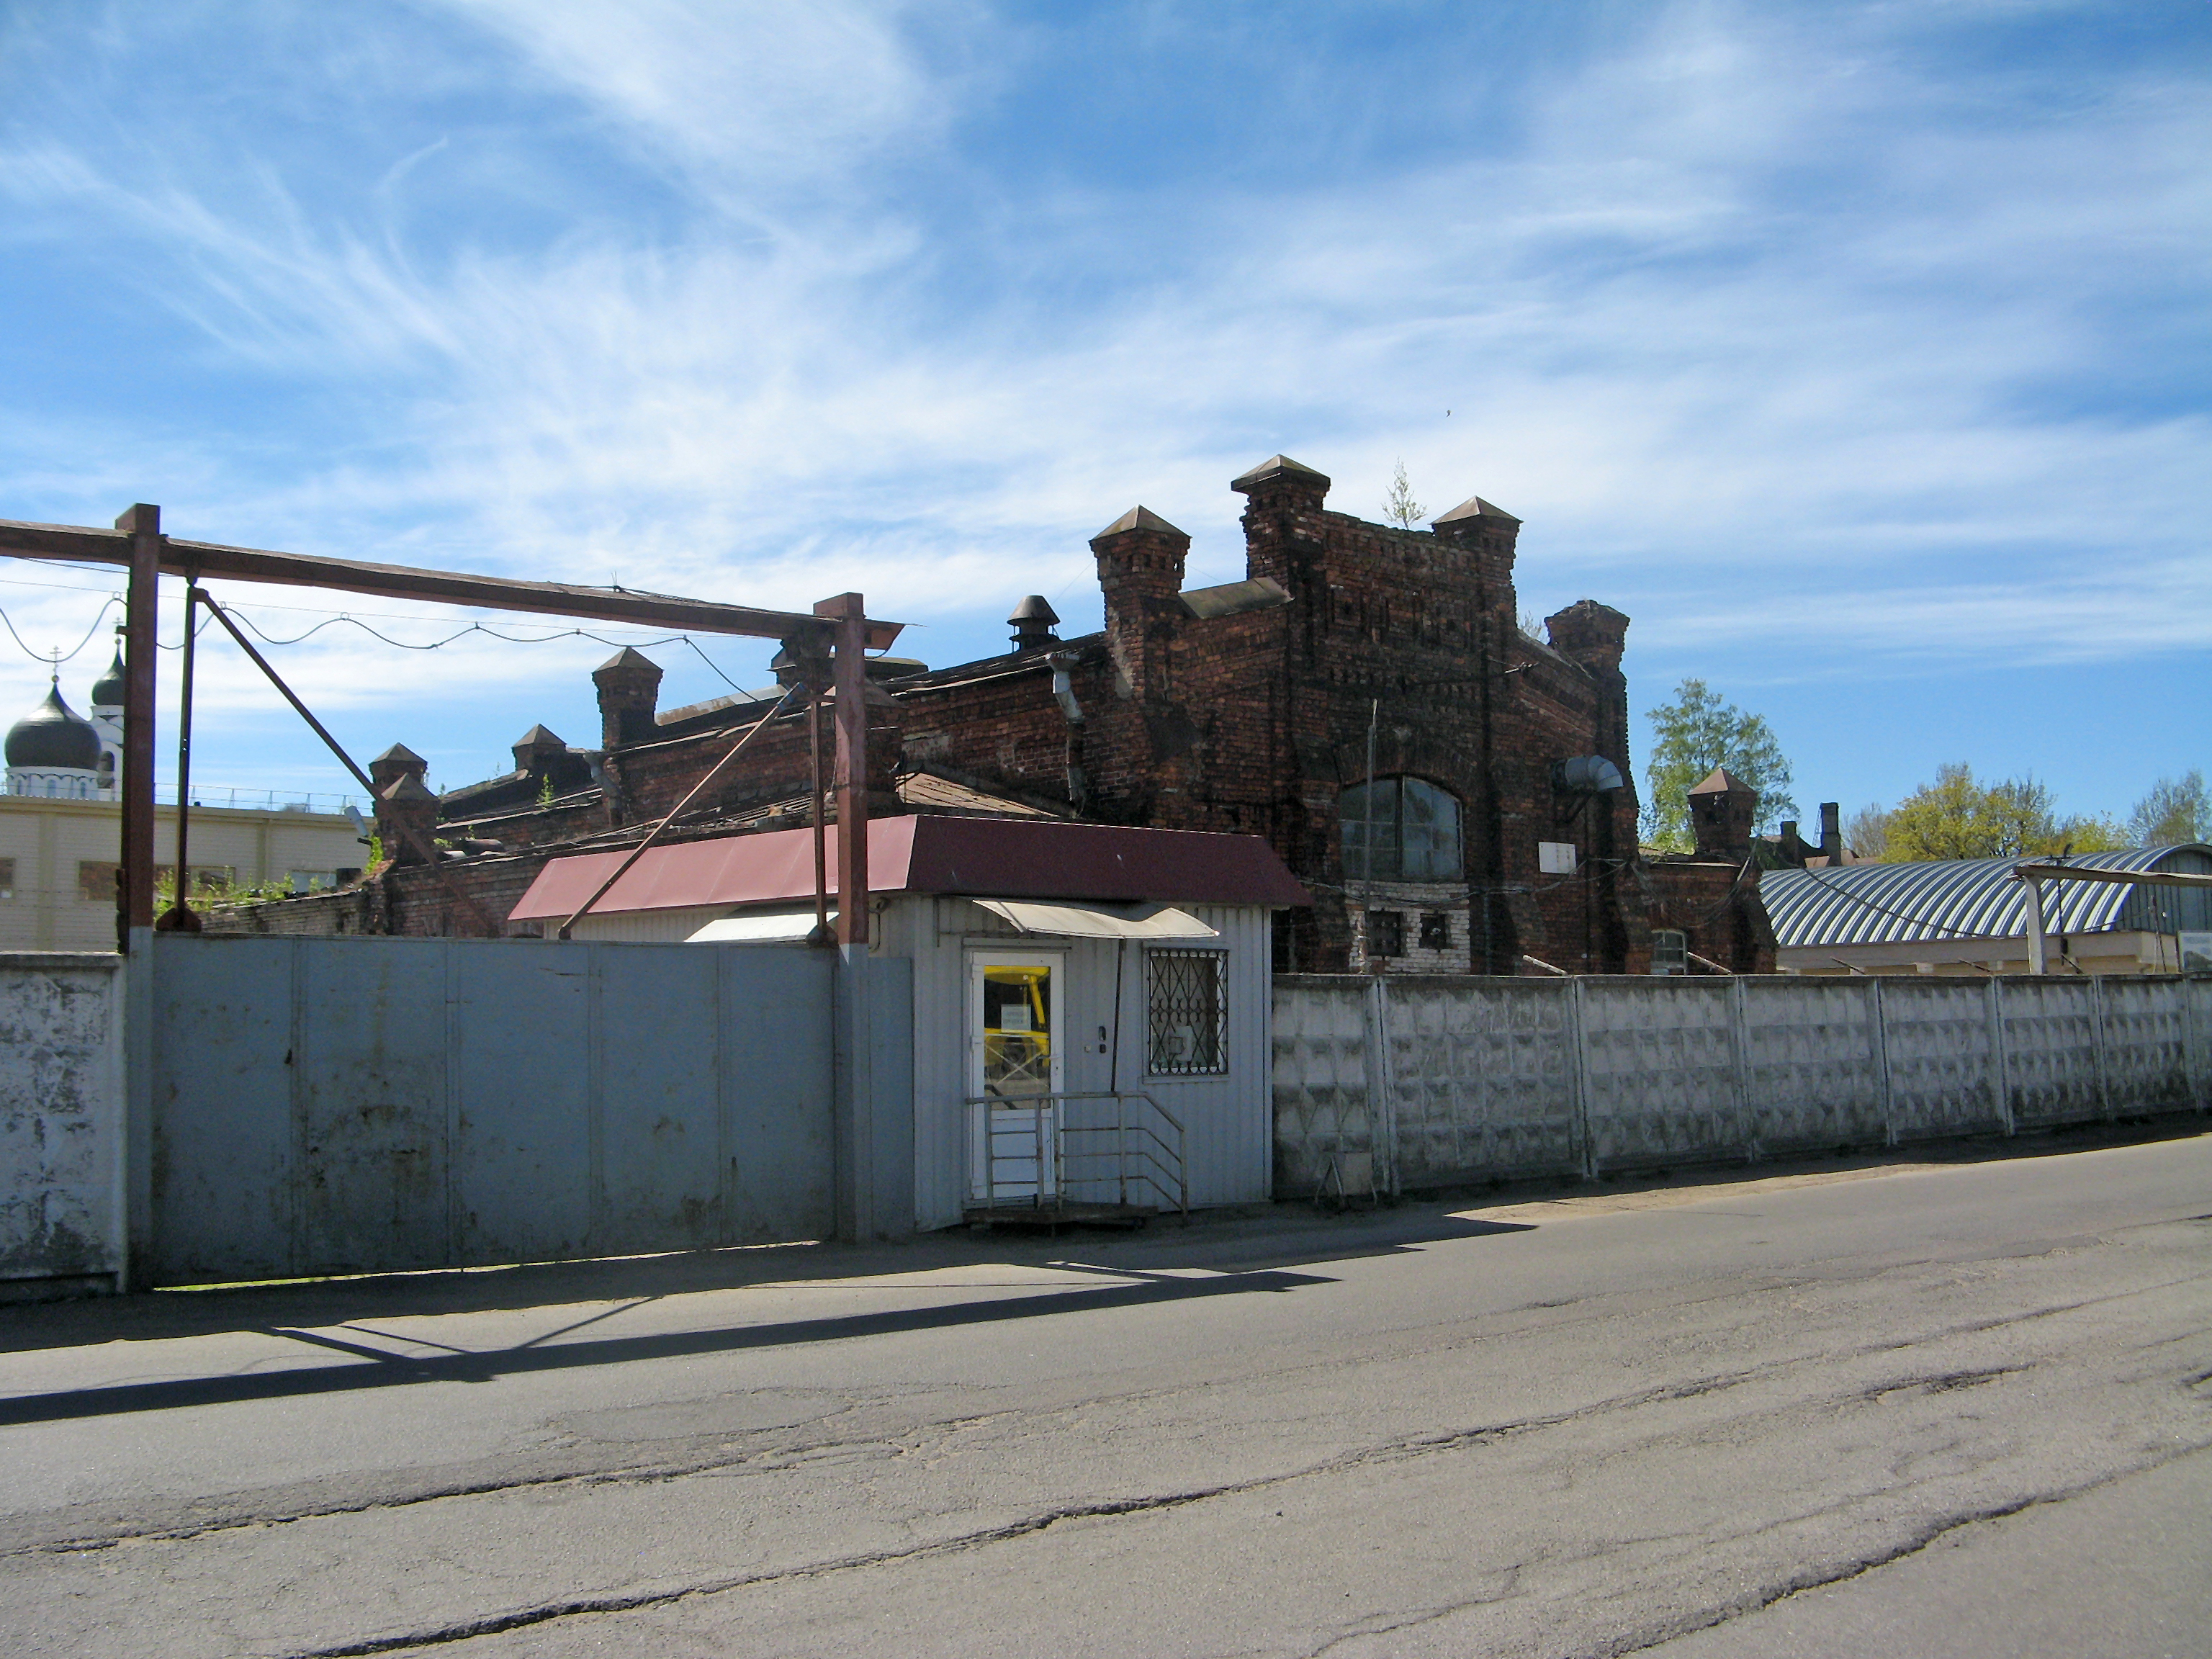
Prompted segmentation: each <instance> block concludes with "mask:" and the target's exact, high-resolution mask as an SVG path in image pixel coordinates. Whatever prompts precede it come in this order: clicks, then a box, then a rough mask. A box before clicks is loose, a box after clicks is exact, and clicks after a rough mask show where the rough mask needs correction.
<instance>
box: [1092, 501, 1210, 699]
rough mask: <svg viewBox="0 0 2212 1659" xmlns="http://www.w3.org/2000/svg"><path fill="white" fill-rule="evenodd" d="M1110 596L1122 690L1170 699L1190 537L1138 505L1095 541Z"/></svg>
mask: <svg viewBox="0 0 2212 1659" xmlns="http://www.w3.org/2000/svg"><path fill="white" fill-rule="evenodd" d="M1091 551H1092V552H1093V553H1095V554H1097V556H1098V586H1100V587H1101V588H1102V589H1103V590H1104V592H1105V594H1106V648H1107V650H1108V651H1109V653H1112V656H1113V659H1114V667H1115V678H1116V680H1117V681H1118V683H1119V685H1118V689H1120V690H1121V693H1122V695H1123V696H1131V697H1137V698H1139V699H1142V698H1149V697H1161V696H1166V695H1167V690H1168V688H1167V684H1166V674H1167V645H1168V639H1169V636H1170V635H1171V634H1172V633H1173V631H1174V627H1175V619H1176V617H1178V616H1180V615H1182V614H1185V613H1184V612H1183V610H1182V601H1181V599H1179V598H1178V596H1179V595H1180V594H1181V593H1182V570H1183V561H1184V560H1185V559H1186V558H1187V557H1188V556H1189V554H1190V538H1189V537H1188V536H1186V535H1184V534H1183V532H1182V531H1180V530H1177V529H1176V527H1175V526H1173V525H1171V524H1170V523H1169V522H1168V521H1167V520H1165V519H1163V518H1162V517H1160V515H1159V514H1158V513H1154V512H1153V511H1152V509H1151V508H1149V507H1131V508H1130V509H1129V510H1128V511H1127V513H1123V514H1122V515H1121V517H1120V518H1118V519H1116V520H1114V522H1113V523H1111V524H1109V525H1108V526H1106V527H1105V529H1103V530H1102V531H1100V532H1098V533H1097V535H1096V536H1093V537H1092V538H1091Z"/></svg>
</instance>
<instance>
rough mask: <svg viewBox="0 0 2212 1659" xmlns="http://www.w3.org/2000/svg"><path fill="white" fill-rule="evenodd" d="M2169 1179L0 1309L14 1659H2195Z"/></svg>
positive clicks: (2182, 1251) (1932, 1178) (1848, 1188)
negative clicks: (1842, 1658) (731, 1658)
mask: <svg viewBox="0 0 2212 1659" xmlns="http://www.w3.org/2000/svg"><path fill="white" fill-rule="evenodd" d="M2208 1515H2212V1136H2197V1137H2194V1138H2191V1139H2175V1140H2165V1141H2160V1142H2155V1143H2152V1144H2147V1145H2141V1146H2113V1147H2106V1148H2102V1149H2100V1150H2093V1151H2078V1152H2064V1153H2052V1154H2048V1155H2043V1156H2034V1157H2021V1158H2008V1159H2002V1160H1991V1161H1984V1162H1977V1163H1971V1164H1946V1165H1935V1166H1903V1165H1900V1166H1893V1167H1890V1168H1888V1169H1885V1170H1866V1169H1858V1170H1828V1171H1823V1172H1812V1173H1802V1172H1801V1173H1795V1174H1791V1173H1784V1174H1780V1175H1777V1174H1774V1173H1772V1172H1771V1170H1759V1171H1753V1172H1749V1173H1748V1174H1747V1176H1746V1177H1745V1178H1742V1179H1738V1180H1723V1179H1719V1178H1716V1177H1707V1178H1706V1184H1705V1185H1702V1186H1696V1187H1675V1188H1668V1189H1665V1190H1660V1191H1651V1192H1611V1191H1606V1190H1602V1189H1601V1190H1597V1191H1595V1192H1588V1193H1583V1194H1567V1195H1562V1196H1561V1197H1559V1198H1558V1199H1557V1200H1535V1201H1527V1202H1519V1203H1513V1204H1509V1205H1503V1206H1486V1207H1479V1208H1472V1209H1470V1208H1463V1207H1462V1208H1451V1207H1448V1206H1437V1205H1429V1206H1406V1207H1404V1208H1402V1209H1400V1210H1398V1211H1395V1212H1387V1213H1385V1214H1383V1215H1379V1216H1371V1217H1367V1216H1363V1217H1351V1218H1313V1217H1309V1216H1304V1215H1301V1214H1300V1213H1298V1212H1295V1211H1290V1210H1285V1211H1284V1212H1279V1213H1276V1214H1274V1215H1271V1216H1264V1217H1256V1218H1241V1219H1236V1220H1230V1221H1224V1222H1217V1223H1211V1224H1208V1225H1201V1226H1198V1227H1194V1228H1192V1229H1190V1230H1188V1231H1181V1230H1176V1229H1173V1228H1159V1229H1156V1230H1155V1231H1152V1232H1150V1233H1146V1234H1142V1235H1138V1236H1133V1237H1109V1236H1097V1235H1087V1236H1082V1237H1063V1238H1061V1239H1060V1240H1057V1241H1052V1240H1046V1239H1036V1240H1032V1241H1024V1240H1018V1239H1017V1240H1011V1241H1010V1240H1006V1239H1004V1238H1000V1239H993V1240H969V1239H966V1238H959V1239H950V1240H939V1241H929V1242H926V1243H922V1244H921V1245H918V1246H915V1247H913V1248H911V1249H905V1250H901V1251H890V1250H875V1251H861V1250H851V1249H834V1248H821V1247H792V1248H785V1249H759V1250H750V1251H735V1252H723V1253H717V1254H715V1255H710V1256H705V1257H684V1258H670V1259H663V1260H659V1261H635V1262H623V1263H605V1264H593V1265H591V1266H585V1267H544V1268H523V1269H509V1270H501V1271H498V1272H486V1273H463V1274H440V1275H425V1276H421V1277H416V1278H404V1279H382V1280H376V1281H357V1282H352V1283H328V1284H320V1285H301V1286H290V1287H276V1288H266V1289H259V1290H254V1291H225V1292H192V1293H175V1292H170V1293H163V1294H161V1295H157V1296H152V1297H136V1298H131V1299H129V1300H127V1301H124V1302H118V1303H110V1304H65V1305H49V1306H42V1307H31V1308H21V1307H19V1308H12V1309H7V1310H0V1651H4V1652H5V1653H6V1654H9V1655H10V1656H15V1655H28V1654H57V1655H61V1654H66V1655H70V1656H73V1659H76V1656H82V1659H102V1656H111V1655H131V1656H138V1655H155V1654H158V1655H161V1656H164V1659H193V1656H200V1655H216V1656H226V1659H228V1656H235V1655H309V1654H314V1655H337V1654H360V1653H375V1652H404V1651H410V1650H415V1649H416V1648H418V1647H420V1648H435V1649H437V1650H441V1651H444V1650H459V1651H462V1652H465V1653H466V1654H468V1655H469V1656H471V1659H477V1656H491V1655H499V1656H511V1655H524V1654H527V1655H562V1656H567V1655H580V1654H626V1655H628V1654H635V1655H661V1654H667V1655H684V1656H689V1655H708V1654H714V1655H732V1654H760V1655H775V1656H810V1655H832V1654H836V1655H848V1654H884V1655H892V1654H896V1655H908V1654H918V1655H936V1654H944V1655H960V1656H963V1659H976V1656H988V1655H1039V1654H1053V1655H1054V1656H1078V1655H1091V1654H1097V1655H1114V1656H1123V1659H1126V1656H1132V1655H1156V1654H1194V1655H1198V1654H1202V1655H1239V1656H1261V1655H1267V1656H1273V1655H1285V1656H1289V1655H1300V1656H1303V1655H1314V1654H1324V1653H1326V1654H1329V1655H1333V1656H1339V1659H1350V1656H1374V1655H1422V1654H1437V1655H1446V1654H1449V1655H1455V1656H1462V1655H1488V1654H1511V1655H1547V1656H1550V1655H1558V1656H1585V1655H1613V1654H1622V1653H1629V1652H1636V1651H1641V1650H1658V1651H1659V1652H1660V1653H1662V1654H1663V1655H1664V1656H1665V1659H1735V1656H1743V1655H1752V1654H1758V1655H1761V1656H1768V1655H1783V1656H1796V1655H1806V1656H1811V1655H1839V1654H1872V1653H1881V1654H1906V1655H1910V1654H1917V1653H1936V1652H1942V1653H1945V1654H1948V1655H1960V1656H1981V1655H1992V1656H1994V1655H1999V1654H2003V1655H2033V1654H2045V1653H2048V1654H2063V1655H2066V1656H2069V1659H2100V1656H2128V1659H2135V1656H2154V1655H2172V1656H2184V1655H2186V1656H2206V1655H2212V1521H2208V1520H2207V1519H2206V1517H2207V1516H2208Z"/></svg>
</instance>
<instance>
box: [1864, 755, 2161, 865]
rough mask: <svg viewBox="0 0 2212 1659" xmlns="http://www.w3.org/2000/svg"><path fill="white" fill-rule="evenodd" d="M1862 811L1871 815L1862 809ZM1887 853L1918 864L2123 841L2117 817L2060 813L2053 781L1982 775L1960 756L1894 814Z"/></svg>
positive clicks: (2093, 848)
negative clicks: (1995, 779)
mask: <svg viewBox="0 0 2212 1659" xmlns="http://www.w3.org/2000/svg"><path fill="white" fill-rule="evenodd" d="M1861 816H1862V817H1863V816H1864V815H1863V814H1862V815H1861ZM1884 828H1885V829H1886V832H1887V833H1886V836H1885V838H1884V846H1883V849H1882V851H1881V854H1878V855H1875V854H1868V853H1866V852H1865V851H1864V850H1863V849H1860V855H1861V856H1862V857H1867V856H1880V857H1881V858H1883V859H1887V860H1891V861H1893V862H1895V863H1900V864H1911V863H1919V862H1924V861H1928V860H1938V859H1996V858H2021V857H2024V856H2026V855H2027V854H2032V853H2033V854H2045V853H2067V852H2072V853H2101V852H2106V851H2109V850H2110V849H2112V848H2116V847H2120V846H2123V845H2124V844H2125V843H2124V837H2123V835H2122V832H2121V829H2120V826H2119V825H2118V824H2117V823H2113V822H2112V820H2111V819H2110V818H2104V817H2085V816H2081V815H2078V814H2077V815H2075V816H2071V817H2059V816H2058V814H2057V811H2056V810H2055V809H2054V808H2053V806H2052V804H2051V790H2050V787H2049V786H2048V785H2045V784H2042V783H2039V782H2037V781H2035V779H2033V777H2023V778H2008V779H2006V780H2005V781H2002V782H2001V783H1993V784H1984V783H1981V782H1978V781H1976V779H1975V777H1974V772H1973V769H1972V767H1970V766H1967V765H1966V764H1965V763H1959V764H1956V765H1951V766H1939V767H1937V768H1936V781H1934V782H1933V783H1926V784H1923V785H1922V786H1921V787H1919V788H1917V789H1916V790H1914V791H1913V792H1912V793H1911V794H1909V795H1907V796H1906V797H1905V799H1903V800H1901V801H1899V802H1898V804H1897V805H1896V806H1895V807H1893V809H1891V811H1889V813H1888V814H1887V823H1886V824H1885V826H1884Z"/></svg>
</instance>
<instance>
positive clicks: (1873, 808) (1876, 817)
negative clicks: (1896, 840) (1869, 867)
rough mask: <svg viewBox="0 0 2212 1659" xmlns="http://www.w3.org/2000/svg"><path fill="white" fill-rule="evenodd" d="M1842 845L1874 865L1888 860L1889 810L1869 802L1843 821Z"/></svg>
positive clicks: (1874, 802) (1879, 804)
mask: <svg viewBox="0 0 2212 1659" xmlns="http://www.w3.org/2000/svg"><path fill="white" fill-rule="evenodd" d="M1844 847H1845V848H1848V849H1850V852H1852V853H1853V854H1857V856H1858V857H1859V858H1862V859H1864V860H1869V861H1870V862H1872V863H1875V864H1883V863H1887V861H1888V860H1889V808H1887V806H1884V805H1882V804H1881V802H1880V801H1878V800H1877V801H1869V802H1868V803H1867V804H1866V805H1864V806H1862V807H1860V808H1859V810H1858V811H1856V812H1854V813H1852V814H1851V815H1850V817H1847V818H1845V819H1844Z"/></svg>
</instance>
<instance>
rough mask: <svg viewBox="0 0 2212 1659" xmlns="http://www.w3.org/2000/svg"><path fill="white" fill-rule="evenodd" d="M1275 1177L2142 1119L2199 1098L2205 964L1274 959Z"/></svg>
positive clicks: (1529, 1172)
mask: <svg viewBox="0 0 2212 1659" xmlns="http://www.w3.org/2000/svg"><path fill="white" fill-rule="evenodd" d="M1274 1015H1275V1018H1274V1026H1275V1037H1274V1042H1275V1051H1274V1094H1275V1195H1276V1196H1277V1197H1278V1198H1297V1197H1301V1196H1304V1195H1305V1194H1311V1193H1315V1192H1317V1191H1319V1190H1321V1189H1322V1188H1323V1187H1324V1186H1325V1185H1326V1186H1327V1187H1328V1188H1330V1189H1331V1190H1334V1189H1335V1188H1337V1187H1338V1186H1342V1187H1344V1188H1346V1189H1347V1190H1348V1191H1349V1192H1350V1193H1352V1194H1354V1195H1357V1194H1359V1193H1361V1192H1363V1191H1364V1190H1367V1189H1368V1186H1369V1183H1370V1182H1371V1183H1372V1186H1373V1188H1375V1189H1376V1190H1380V1191H1384V1192H1390V1191H1396V1190H1400V1189H1403V1188H1414V1189H1419V1188H1435V1187H1449V1186H1457V1185H1463V1184H1468V1183H1471V1182H1486V1181H1490V1180H1493V1179H1501V1178H1503V1179H1513V1178H1519V1177H1525V1176H1561V1175H1565V1176H1575V1175H1579V1176H1596V1175H1599V1174H1602V1173H1605V1172H1607V1171H1610V1170H1650V1169H1654V1168H1661V1167H1666V1166H1669V1165H1674V1164H1697V1163H1711V1162H1717V1161H1721V1160H1727V1159H1754V1158H1762V1157H1768V1156H1772V1155H1775V1154H1779V1153H1804V1152H1833V1151H1836V1150H1838V1149H1840V1148H1861V1147H1869V1146H1897V1145H1899V1144H1900V1143H1903V1142H1905V1141H1911V1140H1928V1139H1940V1138H1945V1137H1952V1136H1962V1135H1981V1134H1991V1135H2006V1134H2011V1133H2015V1132H2016V1131H2019V1130H2023V1129H2038V1128H2048V1127H2058V1126H2062V1125H2068V1124H2083V1123H2095V1122H2100V1121H2113V1120H2118V1119H2123V1118H2145V1117H2153V1116H2159V1115H2166V1114H2170V1113H2176V1112H2188V1111H2196V1112H2203V1111H2204V1110H2205V1109H2207V1106H2208V1103H2212V981H2208V980H2203V979H2197V980H2184V979H2180V978H2178V977H2142V978H2136V977H2126V978H2121V977H2109V978H2095V979H2082V978H2067V979H2049V978H2040V979H2039V978H2029V977H2024V976H2023V977H2017V978H2010V977H2008V978H1991V979H1986V980H1982V981H1961V980H1956V979H1927V980H1922V979H1897V978H1887V979H1885V978H1872V977H1869V978H1865V979H1848V980H1845V979H1811V978H1807V979H1797V978H1790V977H1781V978H1765V977H1761V978H1745V979H1720V978H1711V979H1704V978H1699V979H1675V978H1628V977H1619V978H1615V977H1591V978H1574V979H1549V980H1541V979H1503V978H1499V979H1492V978H1468V977H1459V976H1454V977H1443V976H1436V977H1431V976H1425V975H1401V976H1390V977H1384V978H1380V979H1367V978H1361V977H1351V976H1336V975H1283V976H1279V977H1278V978H1277V979H1276V981H1275V993H1274Z"/></svg>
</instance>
